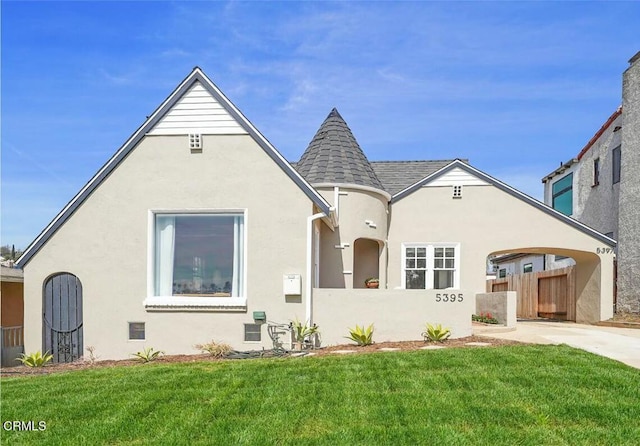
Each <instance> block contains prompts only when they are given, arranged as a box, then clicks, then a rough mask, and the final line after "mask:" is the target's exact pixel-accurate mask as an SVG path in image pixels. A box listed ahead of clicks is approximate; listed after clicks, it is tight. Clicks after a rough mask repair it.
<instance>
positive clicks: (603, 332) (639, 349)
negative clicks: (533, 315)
mask: <svg viewBox="0 0 640 446" xmlns="http://www.w3.org/2000/svg"><path fill="white" fill-rule="evenodd" d="M474 334H477V335H480V336H487V337H492V338H500V339H511V340H514V341H521V342H528V343H533V344H567V345H569V346H571V347H575V348H579V349H582V350H586V351H588V352H591V353H595V354H596V355H601V356H606V357H607V358H611V359H615V360H616V361H620V362H622V363H624V364H627V365H630V366H631V367H635V368H637V369H640V330H639V329H635V328H614V327H599V326H594V325H583V324H576V323H573V322H547V321H518V322H517V324H516V329H515V330H513V331H507V332H505V331H500V329H499V328H496V329H494V330H492V327H481V328H478V329H476V327H474Z"/></svg>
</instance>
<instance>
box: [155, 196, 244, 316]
mask: <svg viewBox="0 0 640 446" xmlns="http://www.w3.org/2000/svg"><path fill="white" fill-rule="evenodd" d="M158 214H172V215H178V216H179V215H215V214H220V215H224V214H242V215H243V233H242V237H243V259H242V260H243V262H242V271H243V277H242V278H241V280H242V285H241V287H242V291H243V295H242V296H238V297H199V296H193V297H190V296H155V251H156V233H155V229H156V228H155V220H156V215H158ZM248 214H249V212H248V210H247V209H246V208H240V209H239V208H235V209H150V210H149V212H148V223H147V297H146V299H145V300H144V302H143V304H144V307H145V309H147V310H151V311H158V310H167V311H175V310H185V311H212V310H213V311H215V310H221V311H233V310H237V309H240V310H246V307H247V294H246V293H247V277H248V271H247V265H248V255H247V253H248V237H247V227H248Z"/></svg>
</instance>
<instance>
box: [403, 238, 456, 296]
mask: <svg viewBox="0 0 640 446" xmlns="http://www.w3.org/2000/svg"><path fill="white" fill-rule="evenodd" d="M403 257H404V258H403V275H404V279H405V288H406V289H422V290H424V289H436V290H443V289H446V288H456V287H458V286H459V277H458V271H459V266H458V265H459V247H458V245H444V244H405V245H404V247H403Z"/></svg>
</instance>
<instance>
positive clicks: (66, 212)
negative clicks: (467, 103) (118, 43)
mask: <svg viewBox="0 0 640 446" xmlns="http://www.w3.org/2000/svg"><path fill="white" fill-rule="evenodd" d="M195 83H200V84H201V85H202V87H204V89H205V90H206V91H207V92H209V94H211V96H213V97H214V98H215V100H216V101H218V102H219V103H220V105H221V106H222V108H223V109H224V110H225V111H226V112H227V113H229V114H230V115H231V116H232V117H233V118H234V119H235V120H236V121H237V123H238V124H239V125H240V126H241V127H242V128H243V129H244V131H246V132H247V133H248V134H249V135H250V136H251V137H252V138H253V139H254V141H255V142H256V143H257V144H258V145H259V146H260V147H261V148H262V149H263V150H264V151H265V152H266V153H267V155H269V157H271V159H272V160H273V161H274V162H275V163H276V164H277V165H278V166H280V168H281V169H282V170H283V171H284V172H285V173H286V174H287V175H288V176H289V177H290V178H291V179H292V180H293V182H294V183H295V184H296V185H298V187H300V189H301V190H302V191H303V192H304V193H305V194H306V195H307V196H308V197H309V198H310V199H311V201H312V202H313V203H314V204H315V205H316V206H317V207H318V209H320V211H321V212H323V213H325V214H326V215H327V216H329V214H330V205H329V203H328V202H327V201H326V200H325V199H324V198H323V197H322V196H321V195H320V194H319V193H318V192H317V191H316V190H315V189H314V188H313V187H311V185H310V184H309V183H308V182H307V181H306V180H305V179H304V178H303V177H302V176H301V175H300V174H299V173H298V172H297V171H296V170H295V169H294V168H292V167H291V165H290V164H289V163H288V162H287V161H286V160H285V159H284V157H283V156H282V155H281V154H280V153H279V152H278V151H277V150H276V148H275V147H274V146H273V145H272V144H271V143H270V142H269V141H268V140H267V138H265V137H264V136H263V135H262V134H261V133H260V132H259V131H258V129H256V128H255V127H254V126H253V124H251V122H249V120H248V119H247V118H246V117H245V116H244V115H243V114H242V113H241V112H240V110H238V108H237V107H236V106H235V105H234V104H233V103H232V102H231V101H230V100H229V99H228V98H227V97H226V96H225V95H224V94H223V93H222V92H221V91H220V90H219V89H218V87H217V86H216V85H215V84H214V83H213V82H212V81H211V80H210V79H209V78H208V77H207V76H206V75H205V74H204V73H203V72H202V70H201V69H200V68H199V67H195V68H194V69H193V71H192V72H191V73H190V74H189V75H188V76H187V77H186V78H185V79H184V80H183V81H182V82H181V83H180V84H179V85H178V87H176V89H175V90H174V91H173V92H172V93H171V94H170V95H169V97H167V99H165V100H164V102H163V103H162V104H160V106H159V107H158V108H157V109H156V110H155V111H154V112H153V113H152V114H151V116H149V117H148V118H147V120H146V121H145V122H144V123H143V124H142V125H141V126H140V127H139V128H138V130H136V131H135V132H134V133H133V135H131V136H130V137H129V139H128V140H127V141H126V142H125V143H124V145H123V146H122V147H120V149H118V151H117V152H116V153H115V154H114V155H113V156H112V157H111V159H109V161H107V163H106V164H104V165H103V166H102V167H101V168H100V170H99V171H98V172H97V173H96V174H95V175H94V176H93V178H91V180H89V182H88V183H87V184H85V185H84V187H83V188H82V189H81V190H80V192H78V193H77V194H76V196H75V197H73V199H72V200H71V201H70V202H69V203H67V205H66V206H65V207H64V208H63V209H62V210H61V211H60V213H59V214H58V215H57V216H56V217H55V218H54V219H53V221H51V223H49V225H48V226H47V227H46V228H45V229H44V230H43V231H42V232H41V233H40V235H38V237H37V238H36V239H35V240H34V241H33V242H32V243H31V245H29V247H28V248H27V249H26V250H25V252H24V253H23V254H22V256H21V257H20V258H19V259H18V261H17V263H16V265H17V266H20V267H24V266H25V265H26V264H27V263H28V262H29V260H31V258H32V257H33V256H34V255H35V254H36V253H37V252H38V251H39V250H40V248H41V247H42V246H43V245H44V244H45V243H46V242H47V240H49V238H50V237H51V236H52V235H53V234H54V233H55V232H56V231H57V230H58V228H59V227H60V226H62V225H63V224H64V223H65V222H66V221H67V219H69V217H71V215H73V213H74V212H75V210H76V209H78V207H80V205H82V203H83V202H84V201H85V200H86V199H87V198H88V197H89V196H90V195H91V193H92V192H93V191H94V190H95V189H96V188H97V187H98V186H99V185H100V184H101V183H102V181H104V180H105V178H107V177H108V176H109V174H110V173H111V172H112V171H113V170H114V169H116V168H117V167H118V165H119V164H120V163H121V162H122V160H124V159H125V158H126V156H127V155H128V154H129V153H130V152H131V151H132V150H133V149H134V148H135V147H136V145H137V144H138V143H139V142H140V141H141V140H142V138H144V136H145V135H146V134H147V133H148V132H149V131H150V130H152V129H153V128H154V126H155V125H156V124H157V123H158V122H160V120H161V119H162V118H163V117H164V116H165V115H166V114H167V113H168V112H169V111H170V110H171V109H172V107H173V106H174V105H175V104H176V103H177V102H178V101H180V99H181V98H182V97H183V95H185V94H186V93H187V92H188V91H189V90H190V89H191V87H193V86H194V84H195Z"/></svg>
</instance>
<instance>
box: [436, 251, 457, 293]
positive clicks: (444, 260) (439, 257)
mask: <svg viewBox="0 0 640 446" xmlns="http://www.w3.org/2000/svg"><path fill="white" fill-rule="evenodd" d="M455 251H456V250H455V248H435V249H434V252H433V288H434V289H436V290H443V289H445V288H452V287H453V274H454V273H455V270H456V267H455V265H456V253H455Z"/></svg>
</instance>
